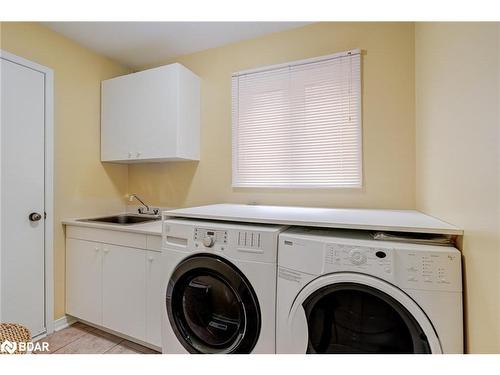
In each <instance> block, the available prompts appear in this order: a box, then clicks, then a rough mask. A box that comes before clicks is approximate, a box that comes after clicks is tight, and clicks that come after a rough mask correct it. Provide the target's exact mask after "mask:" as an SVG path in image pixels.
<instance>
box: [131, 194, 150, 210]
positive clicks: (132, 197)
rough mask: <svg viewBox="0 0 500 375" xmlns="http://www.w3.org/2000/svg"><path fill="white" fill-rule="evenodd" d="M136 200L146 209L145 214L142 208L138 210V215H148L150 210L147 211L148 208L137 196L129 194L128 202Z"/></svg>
mask: <svg viewBox="0 0 500 375" xmlns="http://www.w3.org/2000/svg"><path fill="white" fill-rule="evenodd" d="M134 198H135V199H137V200H138V201H139V202H141V204H142V205H143V206H144V207H146V212H144V210H143V209H142V208H139V213H140V214H142V213H150V210H149V206H148V205H147V204H146V203H144V201H143V200H142V199H141V198H140V197H139V196H138V195H137V194H130V195H129V197H128V200H129V201H130V202H132V201H133V200H134Z"/></svg>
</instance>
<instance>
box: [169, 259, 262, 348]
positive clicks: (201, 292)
mask: <svg viewBox="0 0 500 375" xmlns="http://www.w3.org/2000/svg"><path fill="white" fill-rule="evenodd" d="M166 307H167V313H168V318H169V320H170V324H171V326H172V328H173V330H174V333H175V334H176V336H177V339H178V340H179V341H180V342H181V344H182V345H183V346H184V347H185V348H186V350H187V351H189V352H190V353H250V352H251V351H252V349H253V347H254V346H255V344H256V342H257V339H258V337H259V334H260V322H261V319H260V308H259V305H258V301H257V297H256V295H255V292H254V290H253V288H252V287H251V285H250V283H249V282H248V280H247V279H246V277H245V276H244V275H243V274H242V273H241V272H240V271H239V270H238V269H237V268H236V267H235V266H234V265H232V264H231V263H229V262H228V261H227V260H225V259H223V258H220V257H215V256H212V255H196V256H193V257H191V258H187V259H186V260H184V261H183V262H182V263H180V264H179V266H178V267H177V268H176V270H175V271H174V273H173V275H172V277H171V278H170V281H169V284H168V287H167V295H166Z"/></svg>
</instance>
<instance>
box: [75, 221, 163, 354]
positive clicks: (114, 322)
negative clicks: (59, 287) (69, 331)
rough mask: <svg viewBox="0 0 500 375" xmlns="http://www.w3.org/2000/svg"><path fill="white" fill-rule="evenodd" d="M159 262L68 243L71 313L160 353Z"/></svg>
mask: <svg viewBox="0 0 500 375" xmlns="http://www.w3.org/2000/svg"><path fill="white" fill-rule="evenodd" d="M72 233H73V232H72ZM74 233H77V232H76V231H74ZM78 233H80V232H78ZM83 233H84V234H85V232H83ZM89 233H90V234H95V233H92V232H89ZM84 237H85V236H84ZM117 242H119V241H117ZM159 257H160V253H159V252H158V251H153V250H146V249H139V248H135V247H127V246H121V245H114V244H107V243H101V242H96V241H91V240H86V239H85V240H84V239H75V238H67V240H66V313H67V314H69V315H72V316H74V317H76V318H80V319H82V320H85V321H88V322H90V323H94V324H96V325H99V326H102V327H105V328H108V329H111V330H113V331H116V332H118V333H121V334H124V335H127V336H129V337H132V338H135V339H137V340H140V341H143V342H146V343H149V344H152V345H154V346H157V347H161V327H160V325H161V321H160V317H161V315H160V314H161V307H162V306H161V300H162V299H161V295H160V293H161V284H160V277H161V270H160V266H159Z"/></svg>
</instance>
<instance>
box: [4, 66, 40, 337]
mask: <svg viewBox="0 0 500 375" xmlns="http://www.w3.org/2000/svg"><path fill="white" fill-rule="evenodd" d="M0 79H1V137H0V139H1V146H0V148H1V218H0V222H1V254H0V256H1V273H0V276H1V278H0V283H1V293H0V306H1V310H0V319H1V321H3V322H16V323H20V324H22V325H24V326H26V327H28V328H29V329H30V331H31V334H32V335H33V336H36V335H39V334H41V333H43V332H45V298H44V289H45V288H44V256H45V255H44V232H45V228H44V225H45V223H44V184H45V182H44V174H45V169H44V168H45V166H44V155H45V154H44V153H45V139H44V137H45V134H44V133H45V74H43V73H41V72H39V71H37V70H33V69H31V68H28V67H26V66H23V65H20V64H17V63H14V62H11V61H8V60H5V59H3V58H2V59H1V70H0Z"/></svg>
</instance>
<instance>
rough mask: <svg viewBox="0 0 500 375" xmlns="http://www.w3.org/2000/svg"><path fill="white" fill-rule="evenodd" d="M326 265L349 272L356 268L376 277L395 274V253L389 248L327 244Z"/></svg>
mask: <svg viewBox="0 0 500 375" xmlns="http://www.w3.org/2000/svg"><path fill="white" fill-rule="evenodd" d="M325 264H326V265H328V264H330V265H334V266H336V267H341V268H345V269H349V270H351V269H353V268H354V269H358V270H361V271H366V272H370V273H372V274H376V275H384V274H392V273H393V272H394V270H393V252H392V249H387V248H378V247H369V246H352V245H345V244H338V243H329V244H326V251H325ZM325 268H326V267H325Z"/></svg>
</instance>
